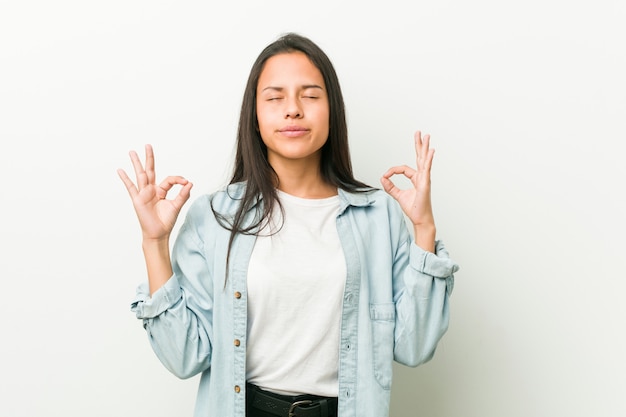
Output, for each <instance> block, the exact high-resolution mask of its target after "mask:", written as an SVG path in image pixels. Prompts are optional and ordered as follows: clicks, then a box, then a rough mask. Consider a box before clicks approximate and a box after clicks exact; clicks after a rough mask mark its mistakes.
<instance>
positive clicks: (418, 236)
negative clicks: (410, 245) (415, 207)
mask: <svg viewBox="0 0 626 417" xmlns="http://www.w3.org/2000/svg"><path fill="white" fill-rule="evenodd" d="M413 231H414V236H415V244H416V245H417V246H419V247H420V248H422V249H424V250H425V251H428V252H432V253H434V252H435V237H436V235H437V228H436V227H435V225H434V224H432V223H431V224H420V225H413Z"/></svg>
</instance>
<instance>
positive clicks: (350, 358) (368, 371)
mask: <svg viewBox="0 0 626 417" xmlns="http://www.w3.org/2000/svg"><path fill="white" fill-rule="evenodd" d="M244 187H245V185H243V184H233V185H230V186H228V187H227V188H226V189H225V190H222V191H219V192H217V193H215V194H212V195H205V196H201V197H199V198H197V199H196V200H195V201H194V202H193V204H192V205H191V207H190V208H189V211H188V213H187V216H186V219H185V222H184V223H183V225H182V226H181V229H180V231H179V233H178V236H177V238H176V242H175V244H174V247H173V250H172V267H173V275H172V277H171V278H170V279H169V280H168V281H167V283H166V284H165V285H164V286H163V287H161V288H160V289H159V290H157V291H156V292H155V293H154V294H153V295H152V297H150V295H149V290H148V286H147V284H145V283H144V284H142V285H140V286H139V288H138V290H137V296H136V298H135V300H134V301H133V303H132V306H131V309H132V311H134V312H135V313H136V315H137V317H138V318H139V319H142V320H143V325H144V328H145V329H146V331H147V334H148V338H149V340H150V343H151V345H152V348H153V350H154V352H155V353H156V355H157V356H158V358H159V359H160V360H161V362H162V363H163V364H164V365H165V366H166V367H167V369H169V370H170V371H171V372H172V373H173V374H175V375H176V376H178V377H180V378H189V377H192V376H194V375H197V374H198V373H201V374H202V375H201V378H200V385H199V388H198V397H197V400H196V408H195V414H194V415H195V417H227V416H233V417H244V416H245V404H246V403H245V390H246V379H245V378H246V329H247V296H246V276H247V268H248V262H249V260H250V255H251V253H252V249H253V247H254V243H255V236H246V235H238V236H237V237H236V238H235V240H234V242H233V246H232V252H231V257H230V265H229V271H228V280H226V279H225V278H226V251H227V247H228V239H229V235H230V232H229V231H228V230H226V229H224V228H223V227H222V226H220V225H219V223H218V222H217V220H216V219H215V216H214V215H213V212H212V210H211V202H212V203H213V207H214V208H215V209H216V210H217V211H218V212H220V213H222V214H225V215H232V214H234V212H235V210H236V209H237V205H238V204H239V201H240V197H241V196H242V194H243V190H244ZM339 198H340V204H341V206H340V210H339V214H338V215H337V230H338V232H339V238H340V240H341V244H342V246H343V252H344V254H345V258H346V266H347V277H346V286H345V290H344V295H343V306H342V315H341V335H340V344H341V345H340V346H339V347H338V348H339V350H340V352H339V376H338V378H339V392H338V397H339V415H340V416H341V417H357V416H358V417H384V416H388V414H389V401H390V391H389V390H390V388H391V381H392V361H393V360H396V361H397V362H399V363H402V364H404V365H408V366H417V365H419V364H421V363H424V362H426V361H428V360H429V359H431V358H432V356H433V354H434V352H435V348H436V347H437V344H438V342H439V340H440V339H441V337H442V336H443V334H444V333H445V332H446V330H447V328H448V320H449V306H448V299H449V296H450V293H451V292H452V287H453V284H454V277H453V273H454V272H456V271H457V270H458V266H457V265H456V264H455V263H454V262H453V261H452V260H450V259H449V256H448V253H447V251H446V250H445V248H444V246H443V244H442V243H441V242H439V241H438V242H436V251H435V252H436V253H435V254H433V253H430V252H426V251H424V250H422V249H420V248H419V247H418V246H417V245H415V243H414V242H413V241H412V238H411V236H410V234H409V232H408V229H407V224H406V221H405V218H404V215H403V213H402V210H401V209H400V207H399V205H398V204H397V202H396V201H395V200H393V199H392V198H391V197H389V196H388V195H387V194H386V193H385V192H383V191H380V190H374V191H371V192H367V193H348V192H345V191H342V190H339ZM254 211H255V210H251V211H250V212H249V213H247V221H252V220H253V217H254ZM297 301H298V300H294V302H297ZM320 308H324V306H320ZM302 331H306V329H302Z"/></svg>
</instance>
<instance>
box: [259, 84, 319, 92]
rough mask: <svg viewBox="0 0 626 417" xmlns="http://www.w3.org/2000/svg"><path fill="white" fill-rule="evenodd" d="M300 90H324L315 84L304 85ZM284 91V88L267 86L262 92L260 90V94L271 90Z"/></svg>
mask: <svg viewBox="0 0 626 417" xmlns="http://www.w3.org/2000/svg"><path fill="white" fill-rule="evenodd" d="M300 88H301V89H302V90H308V89H309V88H319V89H320V90H324V89H323V88H322V86H320V85H317V84H305V85H303V86H300ZM284 89H285V88H284V87H276V86H272V85H270V86H268V87H265V88H264V89H263V90H261V92H264V91H266V90H272V91H283V90H284Z"/></svg>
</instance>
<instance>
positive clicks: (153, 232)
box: [117, 145, 193, 240]
mask: <svg viewBox="0 0 626 417" xmlns="http://www.w3.org/2000/svg"><path fill="white" fill-rule="evenodd" d="M130 159H131V161H132V163H133V167H134V169H135V176H136V178H137V185H135V184H134V183H133V181H132V180H131V179H130V178H129V177H128V175H127V174H126V172H125V171H124V170H123V169H118V171H117V173H118V175H119V176H120V178H121V179H122V181H123V182H124V185H126V189H127V190H128V194H129V195H130V198H131V199H132V202H133V207H134V208H135V212H136V213H137V217H138V219H139V224H140V225H141V231H142V233H143V238H144V240H167V239H169V235H170V233H171V232H172V229H173V228H174V224H175V223H176V218H177V217H178V214H179V213H180V209H181V208H182V207H183V205H184V204H185V202H186V201H187V200H188V199H189V193H190V191H191V187H192V186H193V184H192V183H191V182H189V181H187V180H186V179H185V178H183V177H180V176H170V177H167V178H165V180H163V182H161V183H160V184H159V185H156V183H155V171H154V152H153V151H152V146H150V145H146V166H145V169H144V167H143V166H142V164H141V161H140V160H139V157H138V156H137V153H136V152H135V151H131V152H130ZM177 184H178V185H181V186H182V189H181V190H180V192H179V193H178V195H177V196H176V197H174V199H171V200H168V199H167V193H168V192H169V191H170V190H171V189H172V187H173V186H174V185H177Z"/></svg>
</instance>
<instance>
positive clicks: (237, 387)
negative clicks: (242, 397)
mask: <svg viewBox="0 0 626 417" xmlns="http://www.w3.org/2000/svg"><path fill="white" fill-rule="evenodd" d="M235 392H236V393H237V394H239V393H240V392H241V387H240V386H239V385H235Z"/></svg>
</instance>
